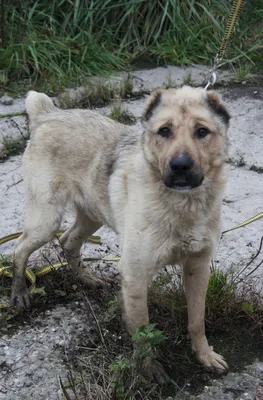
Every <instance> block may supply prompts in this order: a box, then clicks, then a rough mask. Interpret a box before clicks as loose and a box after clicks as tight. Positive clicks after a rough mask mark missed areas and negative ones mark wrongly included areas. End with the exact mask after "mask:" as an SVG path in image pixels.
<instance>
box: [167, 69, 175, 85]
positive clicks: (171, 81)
mask: <svg viewBox="0 0 263 400" xmlns="http://www.w3.org/2000/svg"><path fill="white" fill-rule="evenodd" d="M164 87H165V89H171V88H173V87H175V83H174V82H173V80H172V77H171V72H170V71H169V73H168V75H167V78H166V82H165V85H164Z"/></svg>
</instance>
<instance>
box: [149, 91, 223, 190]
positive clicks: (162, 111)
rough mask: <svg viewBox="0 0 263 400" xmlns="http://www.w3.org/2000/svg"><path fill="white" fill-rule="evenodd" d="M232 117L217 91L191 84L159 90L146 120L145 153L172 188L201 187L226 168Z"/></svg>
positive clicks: (155, 94)
mask: <svg viewBox="0 0 263 400" xmlns="http://www.w3.org/2000/svg"><path fill="white" fill-rule="evenodd" d="M229 119H230V116H229V114H228V112H227V110H226V109H225V107H224V106H223V105H222V104H221V101H220V98H219V96H218V95H217V93H215V92H214V91H206V90H204V89H200V88H191V87H189V86H184V87H182V88H180V89H168V90H162V89H160V90H156V91H154V92H153V93H152V95H151V96H150V99H149V102H148V105H147V107H146V110H145V113H144V116H143V121H144V124H145V128H146V129H145V132H144V134H143V138H142V140H143V144H142V145H143V150H144V155H145V157H146V159H147V160H148V162H149V163H150V164H151V165H152V167H153V168H155V169H157V170H158V171H159V172H160V174H161V177H162V179H163V182H164V184H165V185H166V186H167V187H169V188H172V189H175V190H178V191H179V190H180V191H187V190H189V189H193V188H197V187H199V186H200V185H201V184H202V183H203V181H205V180H208V179H213V178H215V176H216V174H217V173H218V171H219V170H220V169H221V168H222V165H223V163H224V161H225V159H226V155H227V143H228V142H227V136H226V132H227V128H228V125H229Z"/></svg>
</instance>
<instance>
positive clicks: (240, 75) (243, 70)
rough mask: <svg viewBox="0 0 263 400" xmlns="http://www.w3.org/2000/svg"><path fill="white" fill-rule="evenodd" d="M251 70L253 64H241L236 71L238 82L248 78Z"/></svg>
mask: <svg viewBox="0 0 263 400" xmlns="http://www.w3.org/2000/svg"><path fill="white" fill-rule="evenodd" d="M250 71H251V66H248V65H247V66H245V67H242V66H240V67H239V68H238V69H237V70H236V73H235V81H236V82H242V81H244V80H245V79H247V78H248V76H249V74H250Z"/></svg>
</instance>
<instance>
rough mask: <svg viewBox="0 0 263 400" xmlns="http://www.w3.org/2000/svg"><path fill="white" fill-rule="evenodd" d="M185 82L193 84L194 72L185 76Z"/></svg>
mask: <svg viewBox="0 0 263 400" xmlns="http://www.w3.org/2000/svg"><path fill="white" fill-rule="evenodd" d="M184 84H185V85H192V84H193V80H192V74H191V73H189V74H188V75H187V76H185V77H184Z"/></svg>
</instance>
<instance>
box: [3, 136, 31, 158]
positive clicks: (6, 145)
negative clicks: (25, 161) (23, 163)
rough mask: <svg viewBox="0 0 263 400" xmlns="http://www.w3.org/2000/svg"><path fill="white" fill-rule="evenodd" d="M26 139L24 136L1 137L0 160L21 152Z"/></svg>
mask: <svg viewBox="0 0 263 400" xmlns="http://www.w3.org/2000/svg"><path fill="white" fill-rule="evenodd" d="M26 141H27V139H26V138H24V137H18V138H12V137H8V136H5V137H3V139H2V143H3V149H2V151H1V152H0V161H1V160H2V161H3V160H5V159H6V158H8V157H11V156H15V155H17V154H21V153H23V151H24V150H25V147H26Z"/></svg>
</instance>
